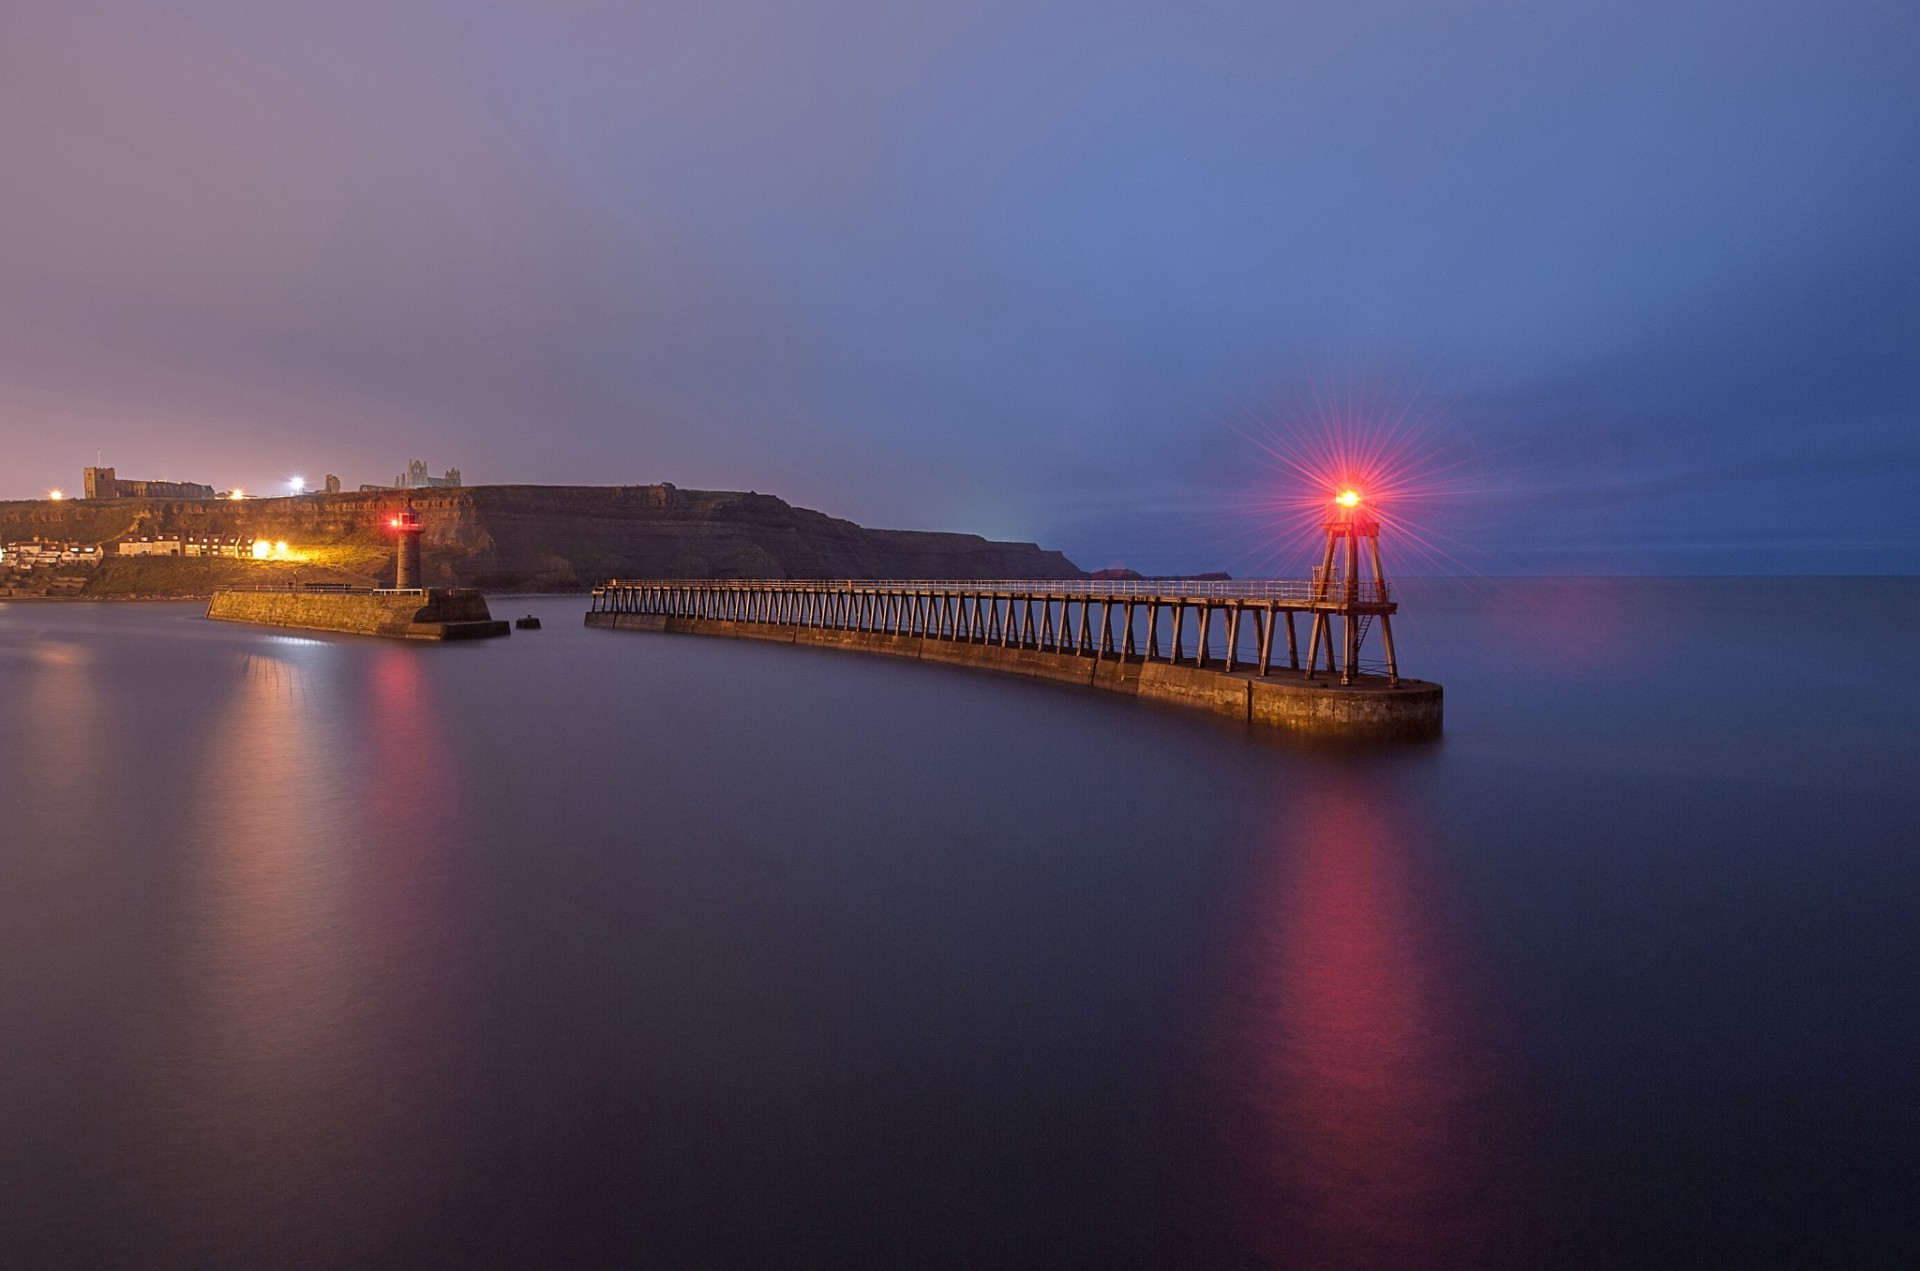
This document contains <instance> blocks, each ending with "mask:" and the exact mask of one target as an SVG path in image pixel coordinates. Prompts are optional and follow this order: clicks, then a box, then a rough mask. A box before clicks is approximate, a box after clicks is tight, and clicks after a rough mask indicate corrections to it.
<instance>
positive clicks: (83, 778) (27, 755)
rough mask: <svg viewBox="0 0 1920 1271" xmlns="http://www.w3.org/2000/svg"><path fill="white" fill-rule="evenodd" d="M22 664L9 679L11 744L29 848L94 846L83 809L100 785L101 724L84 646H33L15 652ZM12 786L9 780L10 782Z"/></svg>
mask: <svg viewBox="0 0 1920 1271" xmlns="http://www.w3.org/2000/svg"><path fill="white" fill-rule="evenodd" d="M19 660H20V661H21V662H23V663H25V669H24V672H23V673H22V672H21V671H20V670H18V669H16V670H15V674H14V675H11V676H9V679H12V680H15V681H16V682H17V681H19V680H24V681H25V685H24V690H23V691H22V692H21V693H20V708H21V717H22V719H21V722H22V724H23V725H24V727H23V729H22V732H21V736H20V738H19V740H18V742H17V743H16V745H17V747H18V752H19V755H20V767H19V769H17V770H16V772H15V773H13V774H11V776H13V777H14V778H15V779H22V778H23V779H24V783H25V785H26V786H27V787H28V789H29V790H30V791H31V794H32V797H31V798H27V799H25V800H23V801H22V802H23V803H24V805H25V806H24V811H25V813H26V816H27V823H26V824H25V825H24V826H21V827H19V828H20V829H22V830H24V831H25V832H26V833H27V834H28V835H29V836H30V837H29V840H28V841H30V842H38V843H55V842H57V843H62V844H65V845H69V846H81V845H86V844H91V845H92V846H93V847H94V848H95V849H97V848H98V847H99V846H100V844H99V843H98V840H97V839H96V838H95V836H93V835H91V834H89V833H88V832H87V828H88V817H87V809H88V808H90V807H91V806H93V804H94V801H95V800H96V799H97V797H98V795H99V791H100V790H101V789H102V788H103V787H104V786H105V785H106V781H105V779H104V778H105V775H106V774H105V764H106V758H107V750H108V747H107V745H106V742H107V737H106V728H107V724H108V720H107V714H106V708H105V700H104V694H103V692H102V689H101V686H100V682H99V678H98V672H97V669H96V668H95V667H94V666H93V665H92V661H93V659H92V654H91V653H90V651H89V650H88V649H87V648H86V646H84V645H82V644H78V643H72V642H68V641H63V640H40V641H37V642H35V643H33V644H31V645H27V646H26V647H25V648H24V649H22V650H21V651H20V659H19ZM9 784H11V782H9Z"/></svg>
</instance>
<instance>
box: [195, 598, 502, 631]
mask: <svg viewBox="0 0 1920 1271" xmlns="http://www.w3.org/2000/svg"><path fill="white" fill-rule="evenodd" d="M207 617H209V618H217V619H219V620H220V621H223V622H251V623H257V624H259V625H261V626H269V627H296V628H299V629H301V630H305V631H339V632H343V633H346V634H349V635H372V636H387V637H390V638H393V639H400V640H481V639H487V638H489V637H492V636H503V635H511V634H512V632H513V627H512V626H511V625H510V624H509V623H507V622H504V621H501V620H498V619H495V618H494V616H493V614H492V613H491V612H490V611H489V610H488V609H487V598H486V597H485V596H483V595H481V594H480V593H479V592H477V591H467V590H464V589H455V590H448V589H444V588H429V589H423V590H417V591H415V590H409V591H391V590H385V591H383V590H372V589H364V588H363V589H359V590H344V589H327V588H301V587H290V588H280V589H242V588H234V589H230V590H224V591H217V592H215V593H214V596H213V600H212V601H211V602H209V604H208V605H207Z"/></svg>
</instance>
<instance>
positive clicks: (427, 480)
mask: <svg viewBox="0 0 1920 1271" xmlns="http://www.w3.org/2000/svg"><path fill="white" fill-rule="evenodd" d="M393 484H394V488H395V489H398V490H426V489H431V488H435V487H452V486H458V485H459V484H460V469H458V468H448V469H447V472H446V475H445V476H440V477H430V476H428V475H427V465H426V461H425V460H422V459H415V460H414V461H413V462H411V463H409V464H408V465H407V470H406V471H405V472H403V473H401V474H400V475H399V476H397V477H395V478H394V481H393Z"/></svg>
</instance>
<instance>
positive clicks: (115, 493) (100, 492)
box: [80, 468, 214, 499]
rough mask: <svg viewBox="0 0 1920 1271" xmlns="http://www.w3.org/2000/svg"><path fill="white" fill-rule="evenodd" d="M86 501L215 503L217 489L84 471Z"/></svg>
mask: <svg viewBox="0 0 1920 1271" xmlns="http://www.w3.org/2000/svg"><path fill="white" fill-rule="evenodd" d="M80 479H81V484H82V486H83V487H84V488H85V494H84V495H83V497H85V498H89V499H211V498H213V497H214V493H213V487H212V486H210V485H201V484H200V483H199V482H197V481H126V480H121V479H120V478H119V477H117V476H115V475H114V471H113V469H112V468H82V469H81V470H80Z"/></svg>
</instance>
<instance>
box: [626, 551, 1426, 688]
mask: <svg viewBox="0 0 1920 1271" xmlns="http://www.w3.org/2000/svg"><path fill="white" fill-rule="evenodd" d="M1396 608H1397V606H1396V605H1395V604H1394V602H1393V600H1392V599H1391V598H1390V596H1389V594H1388V592H1387V589H1386V587H1385V585H1384V584H1380V583H1376V582H1374V581H1373V580H1372V579H1367V580H1365V581H1356V580H1354V579H1353V578H1352V577H1351V576H1350V575H1338V574H1329V575H1328V576H1325V577H1316V578H1314V579H1304V580H1302V579H1256V580H1249V581H1240V580H1234V581H1229V580H1224V579H1173V578H1167V579H1157V578H1142V579H1115V580H1104V579H987V580H981V579H955V580H937V579H936V580H927V579H914V580H904V581H877V580H873V579H806V580H801V579H751V578H702V579H684V578H657V579H614V580H611V581H608V582H606V583H603V584H602V585H600V586H599V587H596V588H594V590H593V602H592V606H591V613H593V614H606V615H610V617H609V618H608V619H606V620H605V621H601V620H597V619H594V618H591V617H590V618H589V622H590V623H598V625H624V624H623V623H621V622H620V620H619V616H620V615H636V616H640V615H647V616H654V617H660V618H668V619H693V620H705V621H714V622H729V623H753V624H760V625H763V626H784V627H797V628H803V629H814V630H825V631H848V632H861V633H866V634H868V635H873V636H888V637H896V638H908V639H922V640H942V641H956V642H959V643H967V644H981V645H997V646H999V647H1001V648H1013V649H1028V650H1035V651H1039V652H1044V653H1055V654H1069V655H1074V656H1080V657H1090V658H1094V659H1096V660H1100V659H1108V658H1111V659H1114V660H1130V659H1137V660H1141V661H1163V662H1171V663H1187V664H1189V665H1193V666H1199V667H1206V666H1211V665H1214V664H1216V663H1218V664H1219V665H1220V667H1221V668H1222V669H1225V670H1228V671H1232V670H1234V669H1236V668H1237V667H1238V668H1247V669H1251V670H1253V671H1254V672H1255V673H1256V674H1259V675H1263V676H1264V675H1267V674H1268V673H1269V672H1270V671H1271V670H1272V668H1273V664H1274V660H1275V658H1276V657H1278V656H1280V654H1279V652H1278V651H1277V650H1276V649H1275V643H1276V636H1277V635H1278V634H1279V633H1281V632H1283V631H1284V633H1285V638H1286V644H1285V657H1286V659H1287V665H1288V667H1290V668H1291V669H1294V670H1299V669H1301V662H1300V638H1299V634H1298V632H1297V631H1296V630H1295V627H1294V615H1295V614H1296V613H1299V614H1303V615H1305V616H1306V618H1307V619H1308V633H1307V641H1306V643H1307V660H1306V668H1305V669H1306V674H1307V675H1308V676H1309V677H1311V676H1312V675H1313V674H1314V673H1315V671H1316V670H1317V667H1318V663H1319V661H1320V657H1321V654H1320V651H1321V650H1322V649H1325V650H1326V653H1325V663H1326V669H1327V670H1328V671H1329V672H1336V673H1338V674H1339V676H1340V678H1341V681H1342V682H1343V683H1351V682H1352V680H1353V678H1354V676H1356V675H1357V674H1359V673H1360V672H1361V671H1362V669H1363V667H1362V664H1361V653H1360V651H1361V645H1362V643H1363V642H1364V641H1365V639H1366V636H1367V633H1368V631H1369V629H1370V628H1371V627H1372V626H1373V625H1374V623H1375V622H1376V621H1377V622H1378V624H1379V627H1380V633H1381V640H1382V643H1383V644H1384V645H1385V651H1386V664H1385V666H1384V667H1383V668H1381V669H1384V670H1385V671H1386V672H1387V675H1388V677H1389V679H1390V680H1394V681H1396V682H1397V679H1398V669H1397V666H1396V663H1395V658H1394V652H1393V634H1392V626H1391V619H1390V615H1391V614H1392V613H1393V612H1394V611H1395V610H1396ZM1336 621H1338V622H1340V623H1342V624H1344V631H1343V633H1342V638H1341V639H1340V641H1339V644H1340V647H1341V648H1342V649H1343V650H1344V656H1343V658H1342V660H1341V662H1340V663H1339V664H1336V660H1335V653H1334V649H1335V632H1334V626H1333V624H1334V623H1335V622H1336ZM1249 642H1250V643H1251V645H1252V647H1251V648H1249V647H1248V645H1249Z"/></svg>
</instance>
